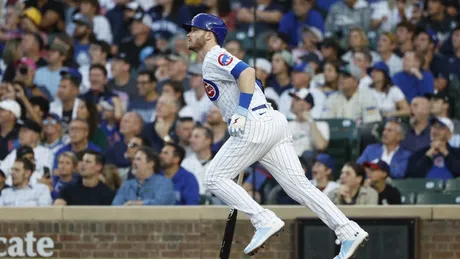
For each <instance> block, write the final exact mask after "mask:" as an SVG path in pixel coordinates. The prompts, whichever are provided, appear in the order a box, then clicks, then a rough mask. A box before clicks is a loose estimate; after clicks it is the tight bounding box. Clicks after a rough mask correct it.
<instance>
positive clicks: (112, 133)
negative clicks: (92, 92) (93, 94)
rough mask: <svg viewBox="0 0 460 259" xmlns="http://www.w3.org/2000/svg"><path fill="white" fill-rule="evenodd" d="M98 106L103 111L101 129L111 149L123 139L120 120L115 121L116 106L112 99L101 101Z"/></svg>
mask: <svg viewBox="0 0 460 259" xmlns="http://www.w3.org/2000/svg"><path fill="white" fill-rule="evenodd" d="M98 106H99V109H101V110H102V111H100V113H101V115H100V116H101V121H100V123H99V128H100V129H101V130H102V132H103V133H104V135H105V137H106V139H107V142H108V145H109V147H111V146H113V145H114V144H115V143H116V142H118V141H120V140H121V138H122V136H121V134H120V129H119V127H118V125H119V123H118V120H117V119H115V106H114V105H113V103H112V100H110V99H109V100H102V101H100V102H99V105H98Z"/></svg>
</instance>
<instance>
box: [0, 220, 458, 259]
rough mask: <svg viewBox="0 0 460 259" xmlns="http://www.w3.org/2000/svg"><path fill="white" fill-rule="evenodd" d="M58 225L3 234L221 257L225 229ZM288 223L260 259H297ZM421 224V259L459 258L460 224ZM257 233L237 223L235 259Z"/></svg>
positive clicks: (142, 254)
mask: <svg viewBox="0 0 460 259" xmlns="http://www.w3.org/2000/svg"><path fill="white" fill-rule="evenodd" d="M56 222H58V223H51V222H50V221H44V222H26V221H1V223H0V233H1V234H0V236H2V237H7V238H9V237H11V236H24V235H25V233H27V232H28V231H34V233H35V237H37V238H39V237H41V236H49V237H51V238H52V239H53V240H54V241H55V250H54V251H55V253H54V257H57V258H217V257H218V252H219V249H220V242H221V239H222V235H223V230H224V228H225V221H224V220H194V221H191V220H187V221H178V220H174V221H167V220H165V221H151V222H149V221H124V222H120V223H118V222H114V221H113V222H103V221H98V222H89V221H77V222H66V221H56ZM286 223H287V227H286V229H285V231H284V232H283V233H282V234H281V236H280V238H274V239H273V240H272V241H271V242H270V245H269V246H268V247H267V248H266V249H265V250H264V251H263V252H262V253H260V255H258V256H257V258H265V259H270V258H277V259H278V258H294V249H293V246H294V235H293V233H294V226H293V221H292V220H289V221H286ZM420 226H421V238H420V240H421V249H422V251H421V252H422V253H421V254H422V257H421V258H422V259H440V258H442V259H455V258H456V259H460V231H459V229H460V220H446V221H440V220H435V221H430V220H423V221H422V223H421V225H420ZM252 234H253V229H252V227H251V225H250V223H249V221H247V220H244V221H243V220H239V221H238V222H237V230H236V234H235V239H234V245H233V247H232V255H231V258H232V259H233V258H235V259H236V258H248V257H245V256H244V255H243V253H242V250H243V249H244V247H245V246H246V245H247V243H248V242H249V240H250V238H251V237H252ZM0 251H4V247H1V245H0Z"/></svg>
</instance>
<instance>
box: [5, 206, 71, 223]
mask: <svg viewBox="0 0 460 259" xmlns="http://www.w3.org/2000/svg"><path fill="white" fill-rule="evenodd" d="M62 211H63V208H59V207H47V208H46V207H42V208H0V220H2V221H16V220H17V221H29V220H43V221H47V220H53V221H56V220H62Z"/></svg>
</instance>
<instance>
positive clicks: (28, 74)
mask: <svg viewBox="0 0 460 259" xmlns="http://www.w3.org/2000/svg"><path fill="white" fill-rule="evenodd" d="M36 70H37V65H36V64H35V62H34V61H33V60H32V59H31V58H26V57H24V58H21V59H20V60H19V63H18V66H17V68H16V72H15V77H14V82H15V83H19V84H21V87H20V88H21V89H19V88H18V87H16V86H15V90H16V91H17V92H18V91H20V92H21V93H22V94H20V95H21V97H24V98H21V97H20V96H17V97H18V98H19V99H21V101H22V102H23V103H24V104H25V100H22V99H28V98H30V97H32V96H41V97H44V98H46V99H47V100H50V101H51V100H53V99H54V98H53V97H52V96H51V94H50V92H49V91H48V89H47V88H46V87H45V86H37V85H36V84H34V78H35V73H36Z"/></svg>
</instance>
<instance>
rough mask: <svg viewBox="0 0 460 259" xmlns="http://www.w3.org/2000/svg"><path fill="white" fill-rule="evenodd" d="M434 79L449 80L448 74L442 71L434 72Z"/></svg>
mask: <svg viewBox="0 0 460 259" xmlns="http://www.w3.org/2000/svg"><path fill="white" fill-rule="evenodd" d="M434 77H435V78H444V79H447V80H449V74H448V73H446V72H443V71H438V72H435V73H434Z"/></svg>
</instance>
